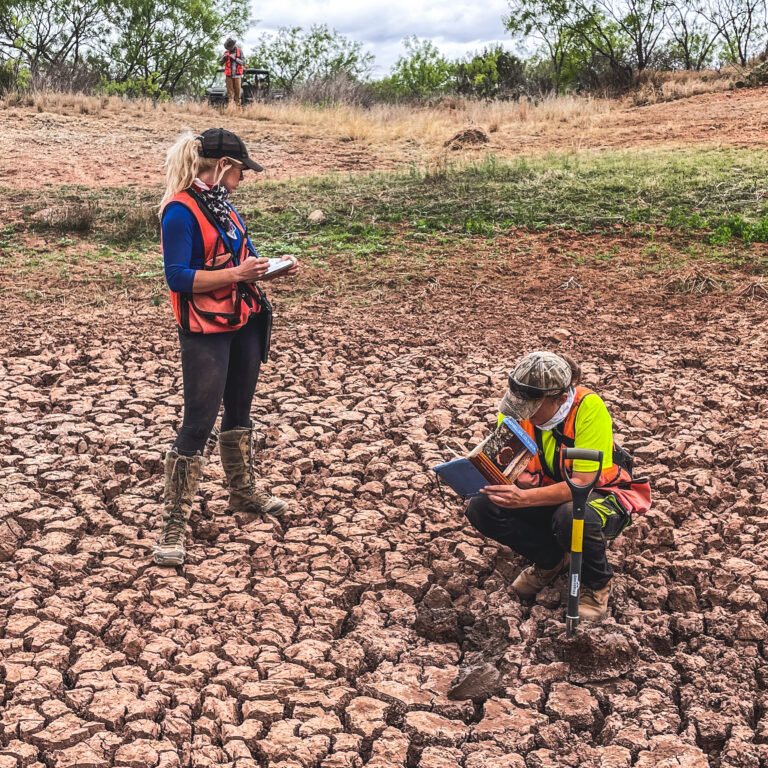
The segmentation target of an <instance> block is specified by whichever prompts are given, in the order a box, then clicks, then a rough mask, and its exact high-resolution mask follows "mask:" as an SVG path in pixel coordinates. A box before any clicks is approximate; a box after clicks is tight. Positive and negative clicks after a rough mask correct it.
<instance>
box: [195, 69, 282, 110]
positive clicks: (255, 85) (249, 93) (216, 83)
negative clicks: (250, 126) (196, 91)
mask: <svg viewBox="0 0 768 768" xmlns="http://www.w3.org/2000/svg"><path fill="white" fill-rule="evenodd" d="M205 98H206V100H207V101H208V103H209V104H210V105H211V106H212V107H226V106H227V103H228V102H229V99H228V98H227V84H226V81H225V79H224V69H223V68H221V69H217V70H216V76H215V77H214V79H213V82H212V83H211V85H210V86H209V87H208V88H207V89H206V91H205ZM267 98H269V72H268V70H266V69H254V68H253V67H245V69H243V82H242V86H241V92H240V100H241V102H242V104H243V106H246V105H247V104H253V102H254V101H264V100H265V99H267Z"/></svg>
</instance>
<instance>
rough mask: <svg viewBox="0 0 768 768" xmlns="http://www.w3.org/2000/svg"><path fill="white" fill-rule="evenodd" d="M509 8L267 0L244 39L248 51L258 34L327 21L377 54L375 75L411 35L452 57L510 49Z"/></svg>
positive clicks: (387, 0) (499, 3)
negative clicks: (504, 18) (495, 47)
mask: <svg viewBox="0 0 768 768" xmlns="http://www.w3.org/2000/svg"><path fill="white" fill-rule="evenodd" d="M507 12H508V6H507V2H506V0H487V2H485V3H477V2H473V0H411V1H410V2H409V0H367V2H359V1H358V2H352V0H324V1H323V2H320V0H307V1H306V2H300V3H295V4H286V3H285V2H284V1H283V2H280V1H279V0H265V1H262V2H259V3H258V5H254V6H253V15H254V17H255V18H257V19H258V20H259V23H258V24H257V25H256V26H255V27H254V28H252V29H251V30H250V31H249V32H248V34H247V35H246V36H245V38H244V40H243V43H244V47H245V49H246V51H247V50H248V49H249V48H251V47H253V45H254V44H255V42H256V40H257V39H258V37H259V36H260V35H262V34H264V33H265V32H274V31H276V30H277V29H278V28H279V27H293V26H297V27H303V28H305V29H308V28H309V27H311V26H312V25H313V24H327V25H328V26H329V27H330V28H332V29H336V30H338V31H339V32H341V33H342V34H343V35H346V36H347V37H349V38H351V39H353V40H358V41H360V42H362V43H364V44H365V48H366V50H367V51H369V52H370V53H372V54H373V55H374V56H375V57H376V64H375V72H374V74H375V75H384V74H386V73H387V72H388V71H389V69H390V67H391V66H392V64H394V63H395V61H396V60H397V58H398V56H400V55H401V54H402V53H403V52H404V49H403V46H402V42H401V41H402V39H403V38H404V37H409V36H411V35H416V36H417V37H419V38H422V39H429V40H431V41H432V42H433V43H434V44H435V45H436V46H437V47H438V48H439V49H440V51H441V52H442V53H443V54H445V55H446V56H449V57H451V58H457V57H459V56H464V55H465V54H467V53H472V52H474V51H476V50H479V49H481V48H483V47H484V46H486V45H489V44H493V43H495V42H500V43H502V44H504V45H505V46H506V47H507V48H509V49H511V48H512V43H511V41H510V40H509V38H508V37H506V36H505V34H506V33H505V30H504V24H503V22H502V16H504V15H505V14H506V13H507Z"/></svg>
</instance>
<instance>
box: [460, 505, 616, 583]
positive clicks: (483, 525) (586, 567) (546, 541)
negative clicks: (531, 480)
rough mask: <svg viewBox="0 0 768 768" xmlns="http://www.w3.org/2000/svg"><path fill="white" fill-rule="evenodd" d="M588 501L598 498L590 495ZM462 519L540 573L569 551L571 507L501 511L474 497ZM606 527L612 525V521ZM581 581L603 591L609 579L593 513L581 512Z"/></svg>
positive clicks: (600, 530)
mask: <svg viewBox="0 0 768 768" xmlns="http://www.w3.org/2000/svg"><path fill="white" fill-rule="evenodd" d="M590 498H599V494H594V495H593V496H591V497H590ZM465 514H466V516H467V519H468V520H469V522H470V523H472V525H473V526H474V527H475V528H476V529H477V530H478V531H480V533H482V534H484V535H485V536H487V537H488V538H490V539H493V540H494V541H498V542H499V544H503V545H504V546H506V547H509V548H510V549H514V550H515V552H517V553H518V554H520V555H522V556H523V557H525V558H527V559H528V560H532V561H533V562H534V563H536V565H538V566H539V567H540V568H542V569H544V570H549V569H551V568H554V567H555V566H556V565H557V564H558V563H559V562H560V560H561V559H562V557H563V554H564V553H565V552H570V549H571V524H572V522H573V503H572V502H570V501H568V502H566V503H565V504H560V505H559V506H549V507H522V508H521V509H504V508H502V507H499V506H497V505H496V504H494V503H493V502H491V501H489V500H488V499H487V498H486V497H485V496H475V497H474V498H472V499H470V502H469V504H468V505H467V510H466V513H465ZM614 517H615V518H616V523H617V524H618V523H619V522H620V521H619V520H618V515H614V516H612V517H609V518H608V524H609V525H611V524H613V518H614ZM583 551H584V554H583V559H582V566H581V580H582V582H583V583H584V586H586V587H590V588H591V589H600V588H601V587H604V586H605V585H606V584H607V583H608V580H609V579H610V578H611V577H612V576H613V569H612V568H611V566H610V563H609V562H608V558H607V557H606V554H605V535H604V533H603V527H602V520H601V519H600V516H599V515H598V514H597V512H595V511H594V510H592V509H590V508H589V505H587V509H586V511H585V512H584V544H583Z"/></svg>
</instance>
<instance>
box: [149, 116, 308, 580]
mask: <svg viewBox="0 0 768 768" xmlns="http://www.w3.org/2000/svg"><path fill="white" fill-rule="evenodd" d="M248 169H251V170H254V171H261V170H263V169H262V167H261V166H260V165H259V164H258V163H256V162H254V161H253V160H251V159H250V157H249V156H248V152H247V150H246V148H245V144H243V142H242V140H241V139H240V138H239V137H238V136H236V135H235V134H234V133H231V132H230V131H225V130H224V129H222V128H210V129H209V130H207V131H205V132H204V133H202V134H201V135H200V136H195V135H194V134H192V133H188V134H186V135H184V136H182V137H181V138H180V139H179V140H178V141H177V142H176V143H175V144H174V145H173V146H172V147H171V148H170V150H169V151H168V156H167V159H166V188H165V194H164V195H163V199H162V201H161V203H160V216H161V220H162V249H163V260H164V264H165V277H166V281H167V283H168V286H169V288H170V290H171V305H172V307H173V312H174V315H175V316H176V323H177V325H178V335H179V344H180V347H181V369H182V377H183V384H184V420H183V422H182V425H181V429H180V430H179V432H178V434H177V436H176V440H175V442H174V443H173V447H172V448H171V450H170V451H168V453H167V454H166V456H165V490H164V497H163V503H164V522H163V530H162V532H161V533H160V537H159V539H158V541H157V544H156V545H155V549H154V560H155V562H156V563H158V564H159V565H181V564H182V563H183V562H184V557H185V548H184V547H185V538H186V531H187V520H188V518H189V513H190V510H191V508H192V503H193V501H194V498H195V494H196V492H197V487H198V483H199V482H200V477H201V475H202V472H203V451H204V449H205V444H206V442H207V440H208V438H209V436H210V434H211V431H212V429H213V426H214V423H215V421H216V417H217V416H218V413H219V406H220V405H221V403H222V400H223V402H224V415H223V417H222V421H221V433H220V434H219V450H220V454H221V463H222V466H223V468H224V473H225V475H226V479H227V484H228V486H229V508H230V510H231V511H234V512H246V513H255V514H272V515H277V514H281V513H282V512H283V511H284V510H285V508H286V506H287V504H286V503H285V502H284V501H281V500H280V499H277V498H275V497H274V496H270V495H269V494H268V493H265V492H263V491H260V490H258V489H257V488H256V485H255V477H254V470H253V464H252V458H253V457H252V450H253V439H252V423H251V416H250V412H251V401H252V400H253V393H254V390H255V387H256V382H257V380H258V378H259V369H260V367H261V364H262V362H264V361H265V360H266V355H267V350H268V347H269V337H270V331H271V323H272V309H271V306H270V304H269V302H268V301H267V298H266V296H265V295H264V294H263V293H262V291H261V290H260V289H259V288H258V287H256V285H255V281H258V280H265V279H271V278H265V273H266V272H267V269H268V267H269V260H268V259H263V258H260V257H259V255H258V253H257V252H256V250H255V249H254V247H253V245H252V244H251V241H250V240H249V238H248V234H247V230H246V228H245V225H244V224H243V221H242V219H241V218H240V216H239V214H238V213H237V211H235V209H234V208H233V207H232V205H231V203H230V202H229V199H228V198H229V195H230V193H232V192H234V191H235V190H236V189H237V186H238V184H239V183H240V181H241V180H242V178H243V172H244V171H246V170H248ZM281 261H291V262H292V264H291V266H290V267H288V268H287V269H286V270H285V271H283V272H282V273H281V274H288V275H294V274H296V272H297V271H298V264H297V263H296V261H295V259H290V258H289V257H287V256H286V257H284V258H283V259H282V260H281Z"/></svg>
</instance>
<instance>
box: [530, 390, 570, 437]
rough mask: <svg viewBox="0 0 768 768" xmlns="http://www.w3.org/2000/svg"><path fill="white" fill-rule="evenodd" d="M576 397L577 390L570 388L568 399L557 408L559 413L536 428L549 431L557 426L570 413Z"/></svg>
mask: <svg viewBox="0 0 768 768" xmlns="http://www.w3.org/2000/svg"><path fill="white" fill-rule="evenodd" d="M575 399H576V390H575V389H574V388H573V387H571V388H570V389H569V390H568V399H567V400H566V401H565V402H564V403H563V404H562V405H561V406H560V407H559V408H558V409H557V413H556V414H555V415H554V416H553V417H552V418H551V419H550V420H549V421H548V422H547V423H546V424H541V425H539V426H537V427H536V429H539V430H541V431H542V432H548V431H549V430H550V429H552V428H553V427H556V426H557V425H558V424H559V423H560V422H561V421H563V419H565V417H566V416H567V415H568V412H569V411H570V410H571V406H572V405H573V401H574V400H575Z"/></svg>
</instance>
